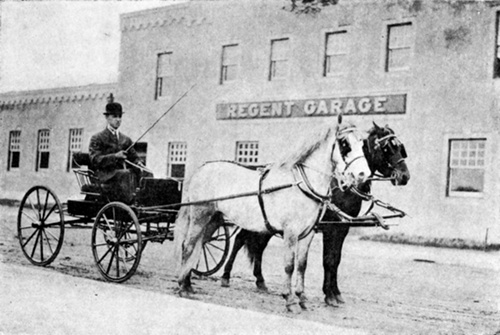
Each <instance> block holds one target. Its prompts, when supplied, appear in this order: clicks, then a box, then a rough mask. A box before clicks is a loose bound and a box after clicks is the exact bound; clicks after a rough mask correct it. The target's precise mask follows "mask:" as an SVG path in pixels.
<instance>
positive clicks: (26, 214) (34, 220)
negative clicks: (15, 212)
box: [21, 212, 38, 229]
mask: <svg viewBox="0 0 500 335" xmlns="http://www.w3.org/2000/svg"><path fill="white" fill-rule="evenodd" d="M23 215H24V216H26V217H27V218H28V219H30V220H31V221H32V222H36V221H38V220H36V219H33V218H32V217H31V216H30V215H28V213H25V212H23ZM26 228H32V227H22V228H21V229H26Z"/></svg>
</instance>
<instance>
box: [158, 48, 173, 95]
mask: <svg viewBox="0 0 500 335" xmlns="http://www.w3.org/2000/svg"><path fill="white" fill-rule="evenodd" d="M163 55H168V57H169V58H170V67H169V69H168V71H167V73H168V74H167V75H164V76H161V77H160V70H161V69H160V59H161V57H162V56H163ZM173 55H174V53H173V52H172V51H164V52H158V53H156V79H155V100H162V99H166V98H168V97H170V96H172V92H171V91H170V90H169V91H168V92H166V93H165V94H160V93H163V87H164V86H165V81H166V79H169V80H173V78H174V66H173V57H174V56H173ZM171 84H172V86H173V83H171Z"/></svg>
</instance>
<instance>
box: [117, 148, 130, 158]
mask: <svg viewBox="0 0 500 335" xmlns="http://www.w3.org/2000/svg"><path fill="white" fill-rule="evenodd" d="M115 157H116V158H118V159H127V152H126V151H125V150H120V151H118V152H117V153H116V154H115Z"/></svg>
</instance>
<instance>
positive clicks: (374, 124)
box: [372, 121, 380, 130]
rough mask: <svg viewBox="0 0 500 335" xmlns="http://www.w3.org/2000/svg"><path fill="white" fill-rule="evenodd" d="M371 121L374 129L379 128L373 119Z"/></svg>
mask: <svg viewBox="0 0 500 335" xmlns="http://www.w3.org/2000/svg"><path fill="white" fill-rule="evenodd" d="M372 122H373V126H374V127H375V129H377V130H380V127H379V126H378V124H376V123H375V121H372Z"/></svg>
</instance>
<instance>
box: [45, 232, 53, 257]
mask: <svg viewBox="0 0 500 335" xmlns="http://www.w3.org/2000/svg"><path fill="white" fill-rule="evenodd" d="M45 230H46V229H43V230H42V233H43V234H45V238H46V239H47V244H48V246H49V249H50V253H51V254H53V253H54V250H53V249H52V245H51V244H50V240H49V237H48V235H47V232H46V231H45ZM49 233H50V232H49ZM51 235H52V234H51ZM52 236H54V235H52Z"/></svg>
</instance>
